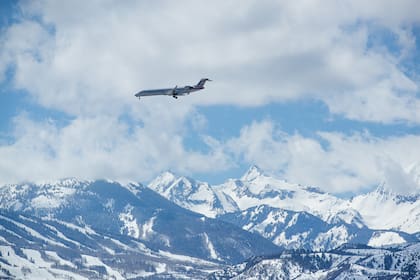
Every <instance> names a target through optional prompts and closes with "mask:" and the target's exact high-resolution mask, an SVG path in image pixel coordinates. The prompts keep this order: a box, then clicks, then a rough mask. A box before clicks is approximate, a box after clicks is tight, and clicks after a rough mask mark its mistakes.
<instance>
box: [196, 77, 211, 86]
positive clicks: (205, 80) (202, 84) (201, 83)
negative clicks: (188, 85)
mask: <svg viewBox="0 0 420 280" xmlns="http://www.w3.org/2000/svg"><path fill="white" fill-rule="evenodd" d="M207 81H209V82H211V80H210V79H207V78H205V79H201V80H200V81H199V82H198V84H197V85H196V86H195V88H204V84H205V83H206V82H207Z"/></svg>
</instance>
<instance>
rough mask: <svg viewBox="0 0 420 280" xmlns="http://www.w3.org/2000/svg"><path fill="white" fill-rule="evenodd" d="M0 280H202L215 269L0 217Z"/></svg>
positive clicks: (126, 242) (89, 232)
mask: <svg viewBox="0 0 420 280" xmlns="http://www.w3.org/2000/svg"><path fill="white" fill-rule="evenodd" d="M0 225H1V226H0V279H130V278H131V279H138V278H140V277H146V276H148V277H152V278H154V279H158V278H162V279H167V278H183V279H204V278H205V277H206V276H207V275H208V273H209V271H213V270H215V269H218V268H219V269H220V265H219V264H217V263H213V262H209V261H204V260H200V259H197V258H192V257H188V256H182V255H175V254H171V253H169V252H165V251H154V250H151V249H149V248H148V247H147V245H146V244H145V243H143V242H141V241H139V240H136V239H133V238H130V237H127V236H124V235H109V234H106V233H103V232H98V231H95V230H93V229H92V228H90V227H87V226H84V227H80V226H77V225H75V224H71V223H67V222H63V221H58V220H55V219H44V220H41V219H39V218H36V217H33V216H27V215H23V214H16V213H14V212H5V211H0Z"/></svg>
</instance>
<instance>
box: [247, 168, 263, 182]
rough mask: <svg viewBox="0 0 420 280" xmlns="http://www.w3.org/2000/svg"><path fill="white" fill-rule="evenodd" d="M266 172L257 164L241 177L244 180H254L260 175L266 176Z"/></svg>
mask: <svg viewBox="0 0 420 280" xmlns="http://www.w3.org/2000/svg"><path fill="white" fill-rule="evenodd" d="M265 175H266V174H265V172H264V171H263V170H262V169H261V168H259V167H258V166H257V165H252V166H251V167H250V168H249V169H248V170H247V171H246V172H245V174H244V175H243V176H242V177H241V180H242V181H252V180H255V179H256V178H258V177H260V176H265Z"/></svg>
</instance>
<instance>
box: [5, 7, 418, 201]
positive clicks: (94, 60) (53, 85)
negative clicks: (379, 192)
mask: <svg viewBox="0 0 420 280" xmlns="http://www.w3.org/2000/svg"><path fill="white" fill-rule="evenodd" d="M419 10H420V2H419V1H417V0H402V1H391V0H381V1H379V0H372V1H361V0H360V1H359V0H352V1H346V0H341V1H333V0H322V1H321V0H296V1H280V0H279V1H275V0H263V1H261V0H260V1H257V0H241V1H239V0H223V1H222V0H215V1H211V2H209V1H193V0H180V1H169V0H166V1H164V0H156V1H141V0H139V1H112V0H105V1H95V0H93V1H81V0H75V1H53V0H51V1H50V0H40V1H36V0H35V1H1V2H0V184H9V183H19V182H25V181H31V182H39V181H45V180H54V179H59V178H68V177H77V178H81V179H99V178H107V179H111V180H118V181H124V182H128V181H136V182H142V183H145V184H147V183H148V182H149V181H150V180H152V179H153V178H155V177H156V176H157V175H159V174H160V173H161V172H164V171H166V170H171V171H173V172H175V173H177V174H180V175H185V176H190V177H193V178H195V179H198V180H201V181H206V182H209V183H211V184H219V183H222V182H224V181H225V180H227V179H228V178H239V177H241V176H242V174H243V173H245V172H246V170H247V169H248V168H249V166H252V165H257V166H259V167H260V168H261V169H263V170H264V171H265V172H266V173H268V174H273V175H275V176H278V177H280V178H284V179H286V180H288V181H291V182H295V183H300V184H303V185H310V186H317V187H319V188H320V189H322V190H324V191H328V192H331V193H335V194H346V193H351V194H358V193H363V192H366V191H369V190H371V189H373V188H375V187H377V186H379V185H385V186H386V187H387V188H389V189H390V190H392V191H395V192H397V193H401V194H412V193H415V192H419V191H420V90H419V86H420V49H419V48H420V13H419V12H418V11H419ZM201 78H210V79H212V80H213V81H212V82H209V83H208V84H207V85H206V89H205V90H203V91H199V92H196V93H193V94H191V95H190V96H187V97H181V98H178V99H173V98H171V97H166V96H161V97H149V98H143V99H141V100H138V99H136V98H135V97H134V94H135V93H136V92H138V91H140V90H144V89H154V88H167V87H175V86H184V85H194V84H196V83H197V82H198V81H199V80H200V79H201Z"/></svg>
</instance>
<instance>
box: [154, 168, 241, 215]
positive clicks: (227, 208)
mask: <svg viewBox="0 0 420 280" xmlns="http://www.w3.org/2000/svg"><path fill="white" fill-rule="evenodd" d="M148 187H149V188H150V189H152V190H154V191H156V192H158V193H159V194H160V195H162V196H163V197H165V198H167V199H169V200H170V201H172V202H174V203H176V204H178V205H179V206H181V207H184V208H186V209H189V210H191V211H194V212H197V213H200V214H203V215H205V216H207V217H211V218H214V217H216V216H217V215H220V214H224V213H226V212H235V211H238V210H239V208H238V206H237V205H236V203H235V202H234V201H233V200H232V199H231V198H230V197H229V196H227V195H225V194H224V193H223V192H219V191H217V190H216V189H214V188H213V187H211V186H210V185H209V184H208V183H203V182H198V181H196V180H194V179H191V178H187V177H183V176H176V175H175V174H173V173H171V172H164V173H162V174H161V175H160V176H158V177H157V178H156V179H155V180H153V181H152V182H151V183H150V184H149V185H148Z"/></svg>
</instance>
